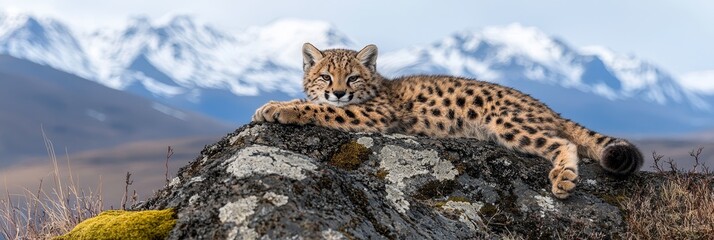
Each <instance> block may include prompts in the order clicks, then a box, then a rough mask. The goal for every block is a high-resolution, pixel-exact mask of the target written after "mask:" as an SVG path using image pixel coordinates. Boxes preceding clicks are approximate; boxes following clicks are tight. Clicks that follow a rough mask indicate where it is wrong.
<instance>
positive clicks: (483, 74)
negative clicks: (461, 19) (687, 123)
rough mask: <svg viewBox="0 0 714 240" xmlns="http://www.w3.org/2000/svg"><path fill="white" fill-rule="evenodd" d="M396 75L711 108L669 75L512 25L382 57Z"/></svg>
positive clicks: (642, 63)
mask: <svg viewBox="0 0 714 240" xmlns="http://www.w3.org/2000/svg"><path fill="white" fill-rule="evenodd" d="M381 60H382V66H384V68H383V69H385V72H389V73H392V74H395V75H401V74H413V73H424V72H427V73H439V74H452V75H461V76H469V77H476V78H479V79H483V80H486V81H495V82H501V83H504V84H506V85H513V84H516V85H517V84H518V82H519V81H523V80H531V81H536V82H541V83H546V84H553V85H560V86H564V87H567V88H574V89H578V90H581V91H584V92H590V93H594V94H597V95H599V96H602V97H605V98H607V99H610V100H626V99H632V98H635V99H643V100H646V101H651V102H654V103H657V104H660V105H666V104H685V105H690V106H692V107H695V108H699V109H707V108H709V107H710V106H709V105H708V104H707V103H706V102H704V101H703V100H702V99H701V98H700V97H698V96H697V95H695V94H693V93H690V92H688V91H687V90H685V89H684V88H682V87H681V86H680V85H679V84H678V83H677V82H676V81H675V80H674V79H673V78H672V77H671V76H669V75H668V74H667V73H666V72H664V71H662V70H661V69H659V68H657V67H656V66H654V65H652V64H649V63H647V62H645V61H642V60H639V59H637V58H635V57H632V56H626V55H620V54H617V53H614V52H613V51H611V50H609V49H607V48H604V47H599V46H590V47H585V48H582V49H574V48H572V47H570V46H568V45H567V44H566V43H565V42H563V41H561V40H559V39H557V38H553V37H551V36H548V35H547V34H545V33H543V32H541V31H539V30H538V29H536V28H534V27H525V26H522V25H520V24H511V25H508V26H505V27H488V28H486V29H484V30H483V31H481V32H462V33H457V34H454V35H452V36H449V37H447V38H445V39H442V40H441V41H439V42H436V43H434V44H432V45H430V46H425V47H412V48H409V49H404V50H400V51H397V52H396V53H392V54H389V55H386V56H384V57H382V59H381Z"/></svg>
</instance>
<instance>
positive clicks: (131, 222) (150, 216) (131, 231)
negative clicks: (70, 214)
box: [54, 209, 176, 240]
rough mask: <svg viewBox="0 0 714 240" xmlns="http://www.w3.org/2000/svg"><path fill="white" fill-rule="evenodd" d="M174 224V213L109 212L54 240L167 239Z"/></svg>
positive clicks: (170, 210) (156, 211) (160, 211)
mask: <svg viewBox="0 0 714 240" xmlns="http://www.w3.org/2000/svg"><path fill="white" fill-rule="evenodd" d="M174 224H176V219H174V211H173V209H166V210H147V211H119V210H109V211H104V212H102V213H100V214H99V216H96V217H93V218H90V219H87V220H84V221H83V222H81V223H79V224H77V226H75V227H74V229H72V231H70V232H69V233H67V234H65V235H62V236H59V237H56V238H54V239H55V240H64V239H98V240H101V239H165V238H166V237H168V236H169V232H170V231H171V229H172V228H173V227H174Z"/></svg>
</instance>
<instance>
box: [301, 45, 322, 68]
mask: <svg viewBox="0 0 714 240" xmlns="http://www.w3.org/2000/svg"><path fill="white" fill-rule="evenodd" d="M322 57H323V56H322V52H320V50H318V49H317V48H316V47H315V46H313V45H312V44H310V43H305V44H303V45H302V69H303V70H304V71H305V72H307V71H308V70H309V69H310V68H311V67H312V66H315V63H316V62H317V61H320V59H322Z"/></svg>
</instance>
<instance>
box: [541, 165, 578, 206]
mask: <svg viewBox="0 0 714 240" xmlns="http://www.w3.org/2000/svg"><path fill="white" fill-rule="evenodd" d="M576 171H577V170H574V169H570V168H563V167H555V168H553V170H551V171H550V174H549V175H548V176H549V178H550V182H551V183H552V184H553V187H552V188H551V192H553V195H555V197H557V198H560V199H566V198H568V197H569V196H570V193H571V192H573V190H575V179H577V178H578V173H576Z"/></svg>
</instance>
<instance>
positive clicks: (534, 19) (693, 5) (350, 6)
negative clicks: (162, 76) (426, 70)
mask: <svg viewBox="0 0 714 240" xmlns="http://www.w3.org/2000/svg"><path fill="white" fill-rule="evenodd" d="M0 9H3V10H10V11H21V12H31V13H35V14H38V15H44V16H52V17H55V18H59V19H61V20H64V21H67V22H69V23H71V24H72V25H74V26H79V27H83V28H85V29H92V28H96V27H107V26H118V25H121V24H123V23H124V22H125V21H126V19H127V18H128V17H129V16H132V15H138V14H145V15H148V16H150V17H152V18H161V17H163V16H166V15H168V14H175V13H187V14H191V15H193V16H195V17H196V18H197V19H198V20H200V21H202V22H206V23H209V24H211V25H214V26H216V27H218V28H219V29H223V30H228V31H240V30H241V29H244V28H246V27H248V26H253V25H264V24H267V23H269V22H271V21H273V20H275V19H278V18H284V17H291V18H305V19H314V20H325V21H329V22H332V23H333V24H335V25H336V26H337V27H338V28H339V29H340V30H341V31H342V32H344V33H346V34H347V35H349V36H350V37H352V38H353V39H355V40H356V41H357V42H358V43H359V44H367V43H376V44H377V45H378V46H380V48H381V50H382V51H389V50H394V49H398V48H402V47H407V46H410V45H418V44H428V43H431V42H434V41H436V40H439V39H441V38H442V37H445V36H447V35H449V34H452V33H454V32H457V31H463V30H479V29H481V28H483V27H484V26H490V25H506V24H509V23H513V22H520V23H522V24H523V25H526V26H535V27H538V28H540V29H542V30H543V31H545V32H546V33H548V34H551V35H555V36H558V37H560V38H562V39H564V40H565V41H567V42H568V43H570V44H571V45H572V46H574V47H582V46H587V45H603V46H607V47H609V48H611V49H613V50H615V51H617V52H621V53H629V54H634V55H637V56H639V57H641V58H643V59H645V60H648V61H650V62H653V63H655V64H657V65H660V66H662V67H664V68H665V69H667V70H669V71H670V72H671V73H673V74H674V75H680V74H684V73H687V72H691V71H702V70H714V61H713V60H712V59H711V58H712V56H714V46H712V43H714V1H705V0H693V1H665V0H650V1H618V0H599V1H587V2H586V1H566V0H546V1H526V0H518V1H496V0H492V1H457V0H442V1H414V0H411V1H410V0H393V1H389V0H366V1H350V2H346V1H333V0H309V1H294V0H262V1H230V0H216V1H195V0H190V1H189V0H152V1H145V0H123V1H104V0H102V1H97V0H63V1H60V0H0Z"/></svg>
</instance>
